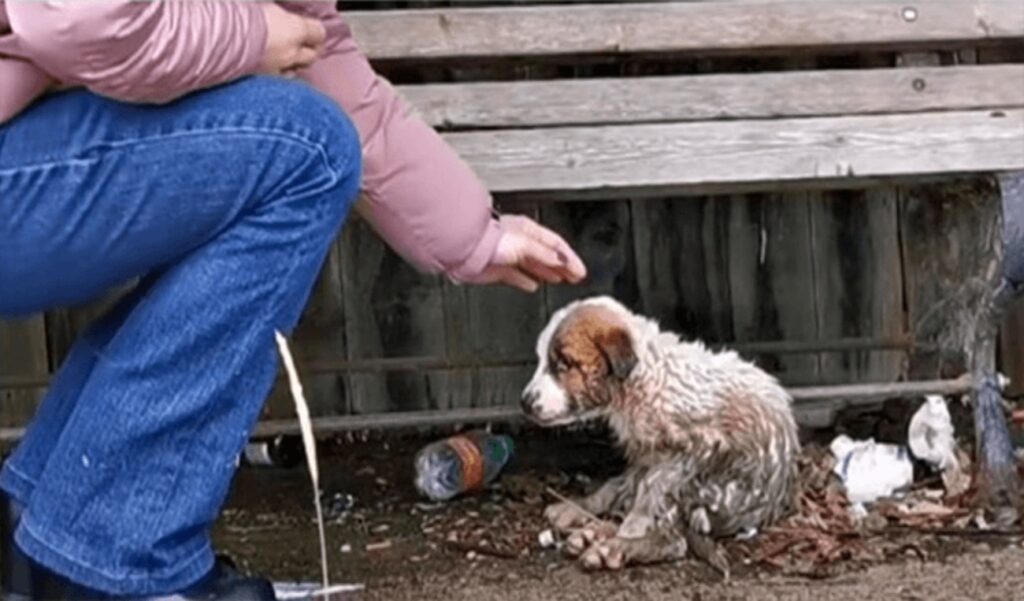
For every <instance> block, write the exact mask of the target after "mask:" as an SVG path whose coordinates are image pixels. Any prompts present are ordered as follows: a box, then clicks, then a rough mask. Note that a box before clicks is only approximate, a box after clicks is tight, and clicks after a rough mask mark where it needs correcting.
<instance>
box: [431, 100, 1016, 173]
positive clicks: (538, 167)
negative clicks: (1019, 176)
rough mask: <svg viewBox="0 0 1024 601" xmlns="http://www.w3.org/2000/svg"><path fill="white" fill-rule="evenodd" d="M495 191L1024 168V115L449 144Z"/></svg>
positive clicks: (629, 131)
mask: <svg viewBox="0 0 1024 601" xmlns="http://www.w3.org/2000/svg"><path fill="white" fill-rule="evenodd" d="M446 137H447V139H448V141H449V142H450V143H451V144H452V145H453V146H454V147H455V148H456V150H457V151H459V152H460V153H461V154H462V156H464V157H466V159H467V161H468V162H469V163H470V164H471V165H472V166H473V167H474V168H475V169H476V171H477V172H478V173H479V174H480V176H481V178H482V179H483V180H484V182H485V183H486V184H487V185H488V187H490V189H491V190H493V191H495V192H523V191H559V192H573V191H587V190H602V189H605V190H607V189H612V190H614V189H623V190H632V189H643V188H667V189H678V190H680V191H687V190H696V191H698V192H699V191H702V190H705V189H707V188H715V187H718V188H729V187H734V186H742V185H743V184H758V185H763V186H764V187H773V186H777V185H779V184H780V183H793V182H815V183H816V184H817V185H821V182H823V181H830V180H832V181H852V180H855V179H858V178H860V179H864V178H867V179H874V178H882V177H896V176H904V177H905V176H910V175H919V176H920V175H937V174H943V173H948V172H959V173H970V172H988V171H998V170H1016V169H1024V109H1014V110H1006V111H994V112H989V111H967V112H949V113H918V114H906V115H884V116H859V117H830V118H822V119H792V120H789V119H779V120H770V121H762V120H757V121H723V122H700V123H673V124H656V125H632V126H626V125H623V126H607V127H566V128H550V129H543V130H514V131H501V132H492V131H478V132H467V133H451V134H447V136H446Z"/></svg>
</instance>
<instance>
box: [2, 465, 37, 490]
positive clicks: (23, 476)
mask: <svg viewBox="0 0 1024 601" xmlns="http://www.w3.org/2000/svg"><path fill="white" fill-rule="evenodd" d="M7 471H9V472H11V473H12V474H14V475H15V476H17V477H18V478H21V479H22V480H24V481H25V482H26V483H28V484H31V485H32V487H33V488H34V487H35V486H36V485H37V484H38V483H39V481H38V480H36V479H34V478H32V477H31V476H29V475H28V474H26V473H25V472H23V471H21V470H20V469H18V468H17V466H15V465H14V464H13V463H8V464H7Z"/></svg>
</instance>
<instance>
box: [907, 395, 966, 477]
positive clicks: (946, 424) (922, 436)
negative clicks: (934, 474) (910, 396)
mask: <svg viewBox="0 0 1024 601" xmlns="http://www.w3.org/2000/svg"><path fill="white" fill-rule="evenodd" d="M907 445H908V446H909V447H910V452H911V453H913V454H914V457H916V458H918V459H920V460H921V461H924V462H925V463H927V464H928V465H929V466H931V467H932V469H934V470H936V471H942V470H944V469H946V467H947V466H949V465H950V464H951V463H955V462H956V455H955V453H954V449H955V447H956V440H955V439H954V437H953V420H952V419H951V418H950V416H949V408H947V407H946V399H944V398H942V397H941V396H939V395H928V396H926V397H925V401H924V403H923V404H922V405H921V407H920V408H919V409H918V410H917V412H916V413H914V417H913V418H911V420H910V427H909V428H907Z"/></svg>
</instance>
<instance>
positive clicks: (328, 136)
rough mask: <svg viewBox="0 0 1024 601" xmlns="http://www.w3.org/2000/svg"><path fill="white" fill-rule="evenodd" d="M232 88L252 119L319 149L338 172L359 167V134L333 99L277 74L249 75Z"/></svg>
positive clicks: (299, 82)
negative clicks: (267, 75) (275, 75)
mask: <svg viewBox="0 0 1024 601" xmlns="http://www.w3.org/2000/svg"><path fill="white" fill-rule="evenodd" d="M235 87H236V90H235V91H236V92H237V97H238V99H239V101H240V102H243V103H244V104H245V106H246V107H247V110H248V111H249V112H250V114H251V115H253V117H254V118H257V119H260V120H262V121H263V122H264V123H269V124H271V125H272V126H273V127H275V128H280V129H281V130H283V131H284V132H287V133H291V134H294V135H295V136H297V137H298V138H299V139H302V140H305V141H307V142H308V143H309V144H311V145H314V146H316V147H317V148H319V149H321V150H322V152H323V153H324V155H325V160H326V161H327V162H328V163H329V164H330V165H331V166H332V167H333V168H335V169H336V170H338V171H339V172H352V171H355V172H358V170H359V169H360V168H361V158H362V146H361V144H360V140H359V133H358V131H357V130H356V127H355V125H354V124H353V123H352V121H351V119H349V117H348V115H347V114H346V113H345V111H344V110H343V109H342V108H341V107H340V106H339V105H338V104H337V102H335V101H334V100H333V99H331V98H329V97H328V96H326V95H324V94H322V93H320V92H319V91H317V90H315V89H314V88H313V87H312V86H310V85H308V84H306V83H304V82H301V81H294V80H288V79H282V78H279V77H265V76H259V77H250V78H247V79H245V80H242V81H241V82H239V83H238V84H235Z"/></svg>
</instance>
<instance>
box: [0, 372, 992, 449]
mask: <svg viewBox="0 0 1024 601" xmlns="http://www.w3.org/2000/svg"><path fill="white" fill-rule="evenodd" d="M972 386H973V380H972V379H971V377H970V376H969V375H963V376H961V377H959V378H957V379H955V380H922V381H917V382H883V383H870V384H847V385H839V386H811V387H797V388H790V389H789V393H790V394H791V395H792V396H793V399H794V402H795V404H796V411H797V413H798V417H799V413H800V410H801V408H804V407H808V406H810V405H812V404H813V403H815V402H816V401H845V402H846V403H847V404H850V405H858V404H868V403H873V402H877V401H880V400H884V399H889V398H901V397H915V396H922V395H925V394H942V395H955V394H963V393H966V392H969V391H970V390H971V389H972ZM521 419H522V413H521V411H520V409H519V407H518V406H516V405H503V406H499V407H482V408H469V409H440V410H432V411H408V412H392V413H375V414H370V415H341V416H331V417H317V418H314V419H313V427H314V429H315V430H316V432H317V434H320V435H324V434H332V433H338V432H352V431H361V430H399V429H405V428H424V427H437V426H454V425H459V424H474V423H487V422H515V421H520V420H521ZM23 432H24V429H22V428H0V442H13V441H15V440H17V439H19V438H20V437H21V436H22V434H23ZM298 432H299V424H298V422H297V421H296V420H290V419H281V420H268V421H264V422H261V423H260V424H259V425H258V426H257V428H256V431H255V433H254V434H253V436H254V437H256V438H261V437H267V436H277V435H278V434H298Z"/></svg>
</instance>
